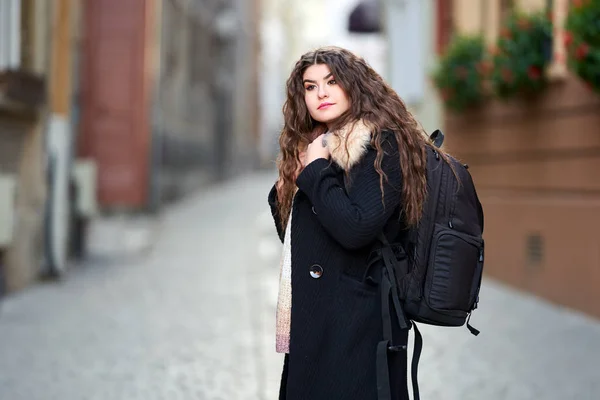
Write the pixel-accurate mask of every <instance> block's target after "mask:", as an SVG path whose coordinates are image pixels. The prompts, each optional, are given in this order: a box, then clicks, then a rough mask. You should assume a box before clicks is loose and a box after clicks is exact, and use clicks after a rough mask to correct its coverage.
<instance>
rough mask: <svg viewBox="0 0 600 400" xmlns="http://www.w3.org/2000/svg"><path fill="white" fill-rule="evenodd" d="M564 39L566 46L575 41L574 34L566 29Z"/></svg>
mask: <svg viewBox="0 0 600 400" xmlns="http://www.w3.org/2000/svg"><path fill="white" fill-rule="evenodd" d="M564 41H565V46H566V47H569V46H571V43H573V34H572V33H571V32H569V31H565V35H564Z"/></svg>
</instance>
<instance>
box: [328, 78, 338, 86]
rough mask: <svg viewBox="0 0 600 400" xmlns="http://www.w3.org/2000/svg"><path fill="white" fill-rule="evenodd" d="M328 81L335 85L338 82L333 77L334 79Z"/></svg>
mask: <svg viewBox="0 0 600 400" xmlns="http://www.w3.org/2000/svg"><path fill="white" fill-rule="evenodd" d="M328 83H329V84H330V85H335V84H337V82H336V80H335V79H332V80H330V81H329V82H328Z"/></svg>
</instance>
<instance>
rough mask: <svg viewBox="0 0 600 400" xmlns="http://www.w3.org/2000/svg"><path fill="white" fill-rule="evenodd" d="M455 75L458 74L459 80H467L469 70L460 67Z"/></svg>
mask: <svg viewBox="0 0 600 400" xmlns="http://www.w3.org/2000/svg"><path fill="white" fill-rule="evenodd" d="M454 73H455V74H456V76H458V78H459V79H465V78H466V77H467V75H468V74H469V70H468V69H467V68H466V67H464V66H462V65H460V66H458V67H456V68H455V69H454Z"/></svg>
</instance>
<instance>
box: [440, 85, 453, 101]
mask: <svg viewBox="0 0 600 400" xmlns="http://www.w3.org/2000/svg"><path fill="white" fill-rule="evenodd" d="M442 98H443V99H444V101H448V100H450V99H451V98H452V89H448V88H444V89H442Z"/></svg>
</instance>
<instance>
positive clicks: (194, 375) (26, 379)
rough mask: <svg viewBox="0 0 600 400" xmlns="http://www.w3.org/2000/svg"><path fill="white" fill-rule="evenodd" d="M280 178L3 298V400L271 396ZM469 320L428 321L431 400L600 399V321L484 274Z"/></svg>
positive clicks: (424, 375)
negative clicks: (144, 241)
mask: <svg viewBox="0 0 600 400" xmlns="http://www.w3.org/2000/svg"><path fill="white" fill-rule="evenodd" d="M273 179H274V175H273V173H258V174H252V175H248V176H246V177H243V178H240V179H237V180H235V181H232V182H229V183H227V184H224V185H222V186H219V187H216V188H211V190H210V191H207V192H206V193H199V194H197V195H195V196H191V197H189V198H187V199H186V200H185V201H183V202H182V203H180V204H177V205H175V206H172V207H171V208H170V209H169V210H167V211H166V212H165V213H164V215H162V216H161V217H160V219H159V220H158V221H156V222H155V223H153V225H152V229H153V232H152V234H151V240H152V243H153V245H152V246H151V248H149V249H145V248H144V249H142V251H141V252H139V254H129V255H127V254H125V255H116V256H114V257H100V256H96V255H94V257H92V258H91V260H90V261H89V262H87V263H85V264H84V265H82V266H78V267H76V268H74V269H73V270H71V271H70V272H69V274H68V275H67V276H66V278H65V279H64V280H63V281H62V282H59V283H56V282H50V283H40V284H38V285H36V286H34V287H32V288H29V289H26V290H24V291H22V292H20V293H18V294H16V295H14V296H11V297H9V298H6V299H4V300H2V303H1V304H0V307H1V308H0V400H52V399H56V400H59V399H60V400H84V399H90V400H91V399H94V400H121V399H123V400H133V399H144V400H154V399H156V400H158V399H168V400H179V399H182V400H183V399H186V400H187V399H202V400H246V399H248V400H267V399H268V400H272V399H276V398H277V393H278V385H279V377H280V373H281V365H282V357H281V356H280V355H279V354H276V353H275V345H274V326H275V303H276V296H277V282H278V278H279V271H278V268H279V265H278V261H279V260H278V258H279V252H280V247H281V244H280V243H279V241H278V239H277V237H276V234H275V229H274V226H273V223H272V220H271V216H270V214H269V213H268V206H267V202H266V196H267V192H268V190H269V189H270V186H271V184H272V182H273ZM112 239H114V237H113V238H112ZM471 323H472V324H473V325H474V326H475V327H476V328H478V329H480V330H481V335H479V336H478V337H473V336H472V335H470V334H469V333H468V331H467V329H466V328H464V329H446V328H434V327H426V326H422V331H423V334H424V351H423V356H422V358H421V364H420V385H421V397H422V398H423V399H425V400H434V399H443V400H455V399H456V400H459V399H460V400H467V399H478V400H483V399H490V400H491V399H494V400H495V399H498V400H499V399H511V400H526V399H532V400H533V399H535V400H538V399H544V400H552V399H556V400H558V399H560V400H564V399H577V400H596V399H598V398H600V395H599V393H600V366H599V362H600V361H599V360H600V322H599V321H596V320H592V319H590V318H587V317H585V316H582V315H580V314H578V313H574V312H572V311H569V310H565V309H562V308H560V307H556V306H553V305H550V304H548V303H546V302H544V301H542V300H539V299H536V298H533V297H530V296H526V295H523V294H521V293H518V292H516V291H513V290H511V289H508V288H506V287H504V286H502V285H500V284H498V283H495V282H493V281H491V280H489V279H488V280H487V281H486V282H485V284H484V287H483V288H482V294H481V302H480V308H479V309H478V310H477V311H476V312H475V313H474V315H473V318H472V320H471ZM332 400H333V399H332Z"/></svg>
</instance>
